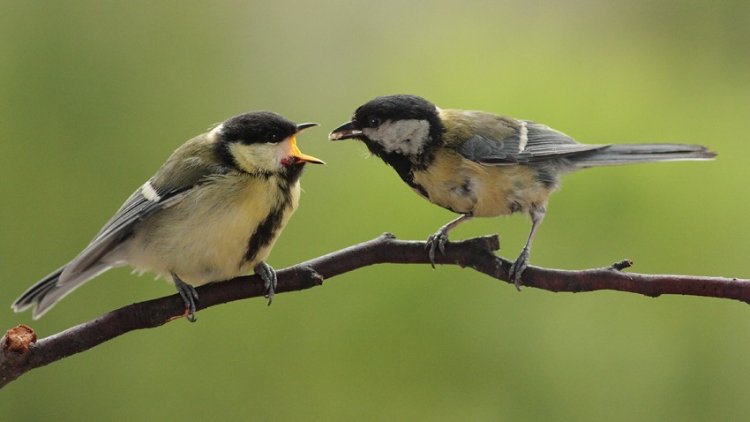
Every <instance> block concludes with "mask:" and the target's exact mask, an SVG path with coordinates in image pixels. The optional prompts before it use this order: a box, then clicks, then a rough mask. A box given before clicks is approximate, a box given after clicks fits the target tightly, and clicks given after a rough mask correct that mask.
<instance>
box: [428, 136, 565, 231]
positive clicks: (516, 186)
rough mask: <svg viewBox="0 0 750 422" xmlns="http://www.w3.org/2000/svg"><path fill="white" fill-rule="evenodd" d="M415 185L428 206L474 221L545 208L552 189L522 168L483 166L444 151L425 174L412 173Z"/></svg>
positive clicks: (444, 149) (533, 171)
mask: <svg viewBox="0 0 750 422" xmlns="http://www.w3.org/2000/svg"><path fill="white" fill-rule="evenodd" d="M413 177H414V183H416V184H418V185H420V186H421V187H422V188H424V190H425V191H426V192H427V199H429V200H430V202H432V203H434V204H437V205H440V206H441V207H443V208H447V209H449V210H451V211H453V212H456V213H461V214H472V215H474V216H476V217H493V216H498V215H508V214H512V213H514V212H519V211H528V210H529V208H531V207H532V205H537V206H538V205H544V204H546V202H547V197H548V196H549V194H550V191H551V189H550V188H549V187H547V186H545V185H544V184H543V183H542V182H541V181H539V180H538V178H537V177H536V171H535V170H534V169H533V168H530V167H527V166H522V165H509V166H485V165H481V164H478V163H475V162H473V161H470V160H467V159H465V158H463V157H462V156H461V155H460V154H458V153H457V152H455V151H453V150H451V149H447V148H443V149H441V150H438V152H437V153H436V154H435V159H434V161H433V162H432V164H431V165H429V166H428V167H427V168H426V169H425V170H417V171H414V172H413Z"/></svg>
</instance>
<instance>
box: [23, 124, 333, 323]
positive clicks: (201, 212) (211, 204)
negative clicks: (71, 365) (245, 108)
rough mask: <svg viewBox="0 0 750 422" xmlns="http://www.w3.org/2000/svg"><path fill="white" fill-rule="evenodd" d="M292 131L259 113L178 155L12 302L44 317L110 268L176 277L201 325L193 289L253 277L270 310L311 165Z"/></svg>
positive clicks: (212, 133)
mask: <svg viewBox="0 0 750 422" xmlns="http://www.w3.org/2000/svg"><path fill="white" fill-rule="evenodd" d="M312 126H317V123H302V124H295V123H293V122H291V121H290V120H288V119H286V118H284V117H283V116H281V115H279V114H276V113H272V112H268V111H259V112H252V113H246V114H241V115H238V116H235V117H232V118H230V119H228V120H226V121H225V122H223V123H221V124H219V125H217V126H215V127H214V128H213V129H211V130H209V131H208V132H206V133H203V134H201V135H198V136H196V137H194V138H192V139H190V140H189V141H187V142H185V143H184V144H183V145H182V146H180V147H179V148H177V150H175V152H174V153H172V155H171V156H170V157H169V158H168V159H167V161H166V162H165V163H164V164H163V165H162V166H161V168H159V170H158V171H157V172H156V174H155V175H154V176H153V177H151V178H150V179H149V180H148V181H147V182H146V183H144V184H143V185H142V186H141V187H139V188H138V189H137V190H136V191H135V192H134V193H133V194H132V195H131V196H130V197H129V198H128V199H127V200H126V201H125V203H124V204H123V205H122V206H121V207H120V209H119V210H118V211H117V212H116V213H115V215H114V216H113V217H112V218H111V219H110V220H109V221H108V222H107V223H106V224H105V225H104V227H103V228H102V229H101V230H100V231H99V233H98V234H97V235H96V236H95V237H94V239H93V240H92V241H91V243H89V245H88V246H87V247H86V248H85V249H84V250H83V251H82V252H81V253H79V254H78V256H76V257H75V258H73V260H72V261H70V262H69V263H67V264H65V265H64V266H62V267H60V268H59V269H57V270H56V271H54V272H53V273H51V274H49V275H48V276H46V277H44V278H43V279H42V280H40V281H39V282H37V283H36V284H34V285H33V286H31V288H29V289H28V290H27V291H26V292H25V293H24V294H22V295H21V297H19V298H18V299H16V301H15V302H14V303H13V305H12V308H13V310H14V311H16V312H21V311H24V310H26V309H28V308H29V307H32V306H33V307H34V312H33V318H34V319H37V318H39V317H41V316H42V315H44V313H45V312H47V311H48V310H49V309H50V308H51V307H52V306H54V305H55V304H56V303H57V302H58V301H59V300H60V299H62V298H63V297H65V296H66V295H68V294H69V293H70V292H72V291H73V290H75V289H76V288H77V287H79V286H80V285H82V284H83V283H85V282H86V281H88V280H90V279H92V278H94V277H96V276H97V275H99V274H100V273H102V272H104V271H107V270H108V269H110V268H114V267H120V266H124V265H130V266H132V267H134V269H135V270H136V271H137V272H140V273H143V272H146V271H148V272H153V273H155V274H156V275H157V276H160V277H165V278H171V280H172V281H173V282H174V284H175V286H176V287H177V291H178V292H179V294H180V296H181V297H182V299H183V301H184V302H185V311H186V316H187V317H188V320H189V321H195V310H196V301H197V300H198V294H197V293H196V291H195V288H194V286H198V285H201V284H206V283H209V282H212V281H220V280H227V279H229V278H232V277H236V276H239V275H243V274H246V273H248V272H249V271H250V270H253V271H254V272H255V273H256V274H258V275H259V276H260V277H261V278H262V279H263V281H264V283H265V287H266V291H267V293H266V296H267V297H268V300H269V303H270V301H271V299H272V297H273V294H274V288H275V286H276V273H275V271H274V269H273V268H271V266H270V265H268V264H267V263H266V262H265V260H266V258H267V257H268V254H269V253H270V251H271V248H272V247H273V245H274V242H276V239H277V238H278V236H279V234H281V231H282V229H283V228H284V226H285V225H286V223H287V221H288V220H289V217H291V216H292V214H293V213H294V211H295V210H296V209H297V205H298V203H299V196H300V183H299V179H300V175H301V174H302V169H303V167H304V165H305V163H318V164H323V161H321V160H319V159H317V158H315V157H312V156H310V155H306V154H303V153H302V152H301V151H300V150H299V148H298V147H297V134H298V133H299V132H301V131H302V130H304V129H306V128H309V127H312Z"/></svg>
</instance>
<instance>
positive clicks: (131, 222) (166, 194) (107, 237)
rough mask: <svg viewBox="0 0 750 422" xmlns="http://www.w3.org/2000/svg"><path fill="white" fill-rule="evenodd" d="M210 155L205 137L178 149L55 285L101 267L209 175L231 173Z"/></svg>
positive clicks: (132, 196) (194, 139)
mask: <svg viewBox="0 0 750 422" xmlns="http://www.w3.org/2000/svg"><path fill="white" fill-rule="evenodd" d="M211 154H213V146H212V144H211V140H210V139H208V138H206V137H205V135H199V136H197V137H195V138H193V139H191V140H190V141H188V142H186V143H185V144H183V145H182V146H181V147H180V148H178V149H177V150H176V151H175V152H174V153H173V154H172V155H171V156H170V157H169V158H168V159H167V161H166V163H164V165H162V167H161V168H160V169H159V171H158V172H157V174H156V175H155V176H154V177H152V178H151V179H150V180H149V181H148V182H146V183H145V184H143V186H141V187H140V188H138V189H137V190H136V191H135V192H133V194H132V195H130V197H129V198H128V199H127V200H126V201H125V203H124V204H122V206H121V207H120V209H119V210H118V211H117V212H116V213H115V215H114V216H113V217H112V218H111V219H110V220H109V221H108V222H107V224H105V225H104V227H103V228H102V229H101V230H100V231H99V233H98V234H97V235H96V236H95V237H94V239H93V240H92V241H91V243H89V245H88V246H87V247H86V248H85V249H84V250H83V251H82V252H81V253H80V254H78V256H76V257H75V258H74V259H73V260H72V261H71V262H70V263H68V265H66V266H65V269H64V270H63V272H62V274H61V275H60V280H59V281H58V285H61V284H64V283H66V282H69V281H71V282H72V281H80V280H77V276H79V275H81V274H84V273H85V272H86V271H87V270H88V269H89V268H91V267H92V266H95V265H99V264H102V263H101V260H102V258H103V257H104V256H105V255H107V254H108V253H110V252H112V251H113V250H114V249H115V248H116V247H117V246H118V245H120V244H121V243H122V242H123V241H124V240H125V239H127V238H128V237H129V236H130V235H131V234H132V233H133V230H134V228H135V227H136V225H137V224H138V222H140V221H141V220H143V219H144V218H147V217H148V216H150V215H152V214H154V213H156V212H159V211H160V210H163V209H165V208H168V207H171V206H174V205H175V204H177V203H179V202H180V201H181V200H183V199H184V198H185V196H187V195H188V194H189V193H190V192H191V191H192V190H193V189H194V188H195V187H197V186H199V185H203V184H205V183H211V182H212V181H213V180H215V179H214V178H213V176H216V175H220V174H226V173H227V172H230V171H233V170H232V169H231V168H229V167H226V166H224V165H222V164H219V163H217V160H216V159H215V157H212V155H211ZM105 264H116V263H105Z"/></svg>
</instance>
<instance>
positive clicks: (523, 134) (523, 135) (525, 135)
mask: <svg viewBox="0 0 750 422" xmlns="http://www.w3.org/2000/svg"><path fill="white" fill-rule="evenodd" d="M518 132H519V133H518V139H519V140H518V152H519V153H521V152H523V150H525V149H526V144H527V143H528V142H529V129H528V128H527V127H526V122H525V121H523V120H521V129H519V131H518Z"/></svg>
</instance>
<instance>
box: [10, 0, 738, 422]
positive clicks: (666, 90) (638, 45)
mask: <svg viewBox="0 0 750 422" xmlns="http://www.w3.org/2000/svg"><path fill="white" fill-rule="evenodd" d="M0 57H1V58H0V128H1V130H0V198H2V199H1V200H2V206H0V222H2V223H1V224H2V226H1V227H2V228H1V230H2V236H0V279H2V284H1V287H0V305H2V306H0V321H1V322H2V324H0V325H1V326H2V327H1V328H2V329H3V330H4V329H6V328H10V327H12V326H14V325H16V324H19V323H29V324H31V325H32V326H33V327H34V328H35V329H36V330H37V331H38V333H39V334H40V335H41V336H46V335H50V334H52V333H55V332H58V331H60V330H62V329H64V328H67V327H69V326H72V325H74V324H77V323H80V322H83V321H86V320H89V319H92V318H94V317H96V316H98V315H100V314H102V313H104V312H107V311H108V310H111V309H114V308H117V307H120V306H123V305H126V304H129V303H132V302H134V301H140V300H146V299H149V298H154V297H159V296H163V295H168V294H172V293H173V292H174V290H173V288H172V287H171V286H170V285H168V284H166V283H164V282H162V281H153V280H152V278H151V277H150V276H143V277H137V276H135V275H131V274H130V272H129V271H128V270H126V269H120V270H115V271H111V272H109V273H107V274H105V275H102V276H101V277H99V278H98V279H96V280H95V281H94V282H92V283H90V284H88V285H86V286H85V287H83V288H81V289H79V290H78V291H76V293H75V294H73V295H71V296H69V297H68V298H66V299H65V300H64V301H63V302H61V303H60V304H59V305H58V306H57V307H56V308H55V309H54V310H53V311H52V312H50V313H49V314H47V316H45V317H44V318H43V319H42V320H39V321H34V322H32V321H31V319H30V315H29V314H28V313H25V314H21V315H16V314H13V313H12V312H11V311H10V309H9V308H8V306H9V305H10V303H11V302H12V300H13V299H15V298H16V297H17V296H18V295H19V294H20V293H21V292H22V291H23V290H24V289H26V288H27V287H28V286H29V285H30V284H31V283H33V282H35V281H36V280H37V279H39V278H40V277H42V276H44V275H45V274H46V273H47V272H49V271H51V270H53V269H55V268H57V266H58V265H60V264H62V263H64V262H66V261H67V260H68V259H70V258H71V257H73V256H74V255H75V254H76V253H77V252H78V251H79V250H80V249H81V248H82V247H83V246H84V245H85V244H86V243H87V242H88V240H89V239H90V238H91V237H92V236H93V235H94V234H95V233H96V231H97V230H98V229H99V227H100V226H101V224H103V223H104V221H106V219H107V218H108V217H109V216H110V215H111V213H112V212H113V211H114V210H115V209H117V208H118V206H119V205H120V203H121V201H122V200H124V198H125V197H127V196H128V195H129V194H130V193H131V191H132V190H133V189H135V188H136V187H137V186H139V185H140V184H141V183H142V181H143V180H145V179H146V178H148V177H149V176H150V175H151V174H152V173H153V172H154V171H155V170H156V169H157V168H158V166H159V165H160V164H161V163H162V161H163V160H164V159H165V158H166V157H167V156H168V155H169V154H170V152H171V151H172V150H173V149H174V148H176V147H177V146H178V145H179V144H181V143H182V142H183V141H184V140H186V139H188V138H189V137H191V136H193V135H195V134H197V133H200V132H201V131H203V130H204V129H205V128H207V127H208V126H210V125H211V124H213V123H215V122H219V121H222V120H224V119H225V118H227V117H229V116H232V115H235V114H238V113H241V112H244V111H248V110H256V109H271V110H275V111H277V112H280V113H282V114H284V115H286V116H288V117H290V118H291V119H293V120H296V121H310V120H313V121H318V122H320V123H321V128H318V129H314V130H310V131H308V132H305V134H304V136H302V138H301V139H300V145H301V148H302V150H303V151H305V152H307V153H309V154H313V155H316V156H319V157H321V158H323V159H325V160H326V161H327V162H328V165H327V166H325V167H317V166H316V167H313V166H311V167H310V168H308V169H307V170H306V172H305V175H304V177H303V186H304V196H303V198H302V204H301V207H300V209H299V211H298V213H297V214H296V216H295V217H294V218H293V219H292V221H291V223H290V224H289V226H288V227H287V229H286V231H285V233H284V235H283V236H282V238H281V239H280V241H279V242H278V244H277V247H276V248H275V250H274V252H273V254H272V256H271V258H270V263H271V264H272V265H274V266H275V267H276V268H283V267H285V266H288V265H292V264H294V263H296V262H300V261H302V260H306V259H309V258H312V257H316V256H319V255H321V254H324V253H327V252H330V251H333V250H336V249H339V248H342V247H345V246H347V245H351V244H354V243H357V242H360V241H365V240H368V239H371V238H373V237H375V236H377V235H379V234H380V233H382V232H384V231H391V232H393V233H395V234H396V235H398V236H399V237H401V238H406V239H424V238H426V237H427V235H429V234H430V233H432V232H433V231H434V230H435V229H437V228H438V227H439V226H440V225H441V224H443V223H445V222H446V221H448V220H449V219H450V218H452V215H451V214H450V213H449V212H447V211H445V210H442V209H439V208H437V207H435V206H431V205H430V204H428V203H427V202H426V201H424V200H423V199H421V198H419V197H417V196H416V195H414V194H413V193H412V192H411V191H410V189H408V188H407V187H406V186H405V185H404V184H403V183H402V182H401V181H400V180H399V179H398V177H397V176H396V174H395V173H394V172H392V171H391V170H390V169H389V168H387V167H386V166H385V165H383V164H382V163H381V162H380V161H379V160H377V159H374V158H370V159H367V154H366V151H365V148H364V147H363V146H362V145H359V144H357V143H355V142H348V143H337V144H333V143H331V142H328V141H327V140H326V135H327V133H328V131H329V130H330V129H331V128H333V127H335V126H336V125H338V124H339V123H341V122H343V121H345V120H347V119H348V118H349V116H350V115H351V113H352V111H353V110H354V108H355V107H356V106H358V105H359V104H361V103H363V102H364V101H366V100H368V99H370V98H372V97H374V96H377V95H384V94H392V93H414V94H419V95H422V96H425V97H427V98H428V99H431V100H432V101H434V102H435V103H437V104H439V105H440V106H441V107H444V108H448V107H458V108H470V109H482V110H487V111H494V112H498V113H503V114H508V115H512V116H516V117H522V118H527V119H532V120H537V121H540V122H544V123H547V124H549V125H550V126H552V127H555V128H557V129H559V130H562V131H564V132H567V133H569V134H570V135H572V136H574V137H576V138H577V139H579V140H581V141H584V142H590V143H605V142H632V141H636V142H641V141H643V142H646V141H681V142H689V143H701V144H705V145H709V146H710V147H711V148H712V149H715V150H716V151H718V152H719V153H720V155H719V159H718V160H717V161H715V162H710V163H695V162H691V163H665V164H652V165H638V166H631V167H619V168H606V169H593V170H588V171H584V172H580V173H577V174H573V175H570V176H568V177H567V178H566V180H565V186H564V188H563V189H562V191H561V192H559V193H557V194H556V195H555V196H554V197H553V198H552V200H551V203H550V206H549V213H548V216H547V218H546V220H545V222H544V225H543V226H542V228H541V231H540V233H539V235H538V237H537V239H536V243H535V249H534V251H533V254H532V263H534V264H537V265H543V266H551V267H560V268H568V269H578V268H587V267H595V266H603V265H608V264H610V263H611V262H614V261H615V260H618V259H622V258H626V257H627V258H631V259H633V260H634V261H635V263H636V265H635V267H634V268H633V270H634V271H638V272H646V273H687V274H708V275H717V276H734V277H743V278H747V277H750V261H749V260H748V258H749V257H750V243H749V242H748V240H747V239H748V237H749V236H750V222H749V221H750V220H749V219H748V218H747V217H748V215H750V204H749V199H750V198H749V195H750V188H748V185H747V182H748V165H747V159H748V157H749V156H750V136H749V135H748V133H747V132H748V116H750V3H748V2H747V1H741V0H737V1H713V2H705V1H660V2H653V1H646V0H642V1H639V0H635V1H624V0H622V1H609V2H599V1H594V0H581V1H571V2H563V1H541V2H527V1H522V0H518V1H495V0H492V1H463V2H449V1H433V2H418V1H415V2H408V1H393V0H381V1H377V2H373V1H333V0H331V1H318V2H307V3H303V2H295V1H284V0H282V1H275V2H252V1H250V2H241V1H224V2H208V1H179V2H178V1H171V2H151V1H130V2H113V1H75V2H43V1H23V2H20V1H2V2H0ZM528 230H529V221H528V219H527V218H526V217H525V216H513V217H509V218H498V219H486V220H475V221H473V222H471V223H468V224H465V225H463V226H462V227H461V228H459V229H458V230H456V231H455V232H454V234H453V237H455V238H466V237H470V236H474V235H481V234H487V233H494V232H499V233H501V235H502V243H503V249H502V251H501V253H502V254H503V255H504V256H507V257H509V258H511V259H512V258H515V257H516V256H517V254H518V252H519V251H520V248H521V246H522V245H523V242H524V239H525V237H526V235H527V233H528ZM2 309H5V310H4V311H2ZM198 318H199V321H198V323H197V324H188V323H187V322H185V321H175V322H172V323H170V324H167V325H166V326H164V327H162V328H159V329H154V330H147V331H141V332H134V333H130V334H127V335H125V336H123V337H120V338H118V339H116V340H114V341H111V342H108V343H106V344H104V345H102V346H100V347H97V348H95V349H93V350H91V351H88V352H86V353H84V354H80V355H77V356H74V357H71V358H68V359H65V360H63V361H61V362H57V363H55V364H52V365H50V366H48V367H45V368H41V369H37V370H34V371H32V372H30V373H28V374H27V375H25V376H23V377H22V378H20V379H19V380H17V381H16V382H14V383H12V384H10V385H9V386H7V387H6V388H5V389H3V390H2V391H0V412H1V413H2V417H0V418H2V419H4V420H20V419H21V418H23V419H24V420H52V419H54V420H91V419H104V418H105V417H106V418H107V419H111V420H126V419H127V420H191V419H209V418H211V419H225V420H246V419H258V420H294V419H296V420H300V419H301V420H315V419H317V420H388V419H402V420H412V419H414V420H498V419H505V420H550V419H556V420H731V419H735V420H736V419H739V418H742V417H746V416H747V414H748V412H750V401H748V400H747V391H748V390H749V389H750V360H748V359H747V356H748V353H749V352H750V308H748V306H747V305H746V304H742V303H739V302H729V301H722V300H716V299H706V298H690V297H661V298H658V299H652V298H646V297H641V296H636V295H632V294H625V293H616V292H597V293H587V294H577V295H573V294H552V293H549V292H545V291H538V290H535V289H526V290H524V291H523V292H522V293H518V292H516V291H515V289H514V288H513V287H512V286H509V285H507V284H505V283H501V282H497V281H494V280H491V279H489V278H487V277H484V276H482V275H480V274H477V273H474V272H472V271H470V270H461V269H458V268H453V267H440V268H438V269H437V270H434V271H433V270H431V269H430V268H429V266H424V265H421V266H416V265H415V266H396V265H390V266H388V265H384V266H377V267H370V268H365V269H361V270H358V271H356V272H353V273H350V274H347V275H343V276H340V277H336V278H334V279H331V280H330V281H329V282H327V283H326V284H325V286H324V287H320V288H315V289H313V290H309V291H306V292H302V293H292V294H284V295H281V296H279V297H278V298H277V300H275V301H274V304H273V306H272V307H270V308H269V307H267V306H266V305H265V302H264V301H263V300H249V301H242V302H238V303H232V304H228V305H224V306H219V307H215V308H212V309H209V310H206V311H202V312H200V313H199V314H198Z"/></svg>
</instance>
